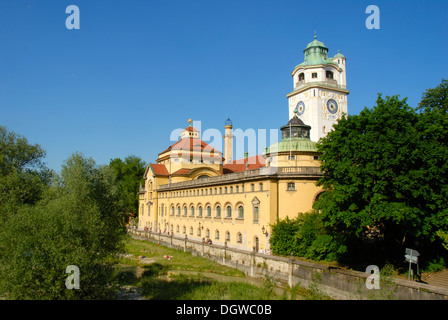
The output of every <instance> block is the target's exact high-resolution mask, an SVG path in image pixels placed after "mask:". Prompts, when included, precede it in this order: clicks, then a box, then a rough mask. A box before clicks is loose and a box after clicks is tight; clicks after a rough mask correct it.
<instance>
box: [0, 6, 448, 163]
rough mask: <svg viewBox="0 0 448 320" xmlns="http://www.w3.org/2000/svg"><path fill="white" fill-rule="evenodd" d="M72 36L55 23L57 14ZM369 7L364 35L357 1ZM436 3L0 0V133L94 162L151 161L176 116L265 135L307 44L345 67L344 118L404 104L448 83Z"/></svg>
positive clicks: (446, 17)
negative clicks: (395, 101)
mask: <svg viewBox="0 0 448 320" xmlns="http://www.w3.org/2000/svg"><path fill="white" fill-rule="evenodd" d="M72 4H75V5H77V6H78V7H79V9H80V29H79V30H68V29H67V28H66V26H65V21H66V18H67V17H68V16H69V14H66V13H65V9H66V7H67V6H69V5H72ZM371 4H373V5H377V6H378V7H379V9H380V29H379V30H369V29H367V28H366V26H365V21H366V19H367V17H368V16H369V14H366V13H365V10H366V8H367V6H368V5H371ZM447 21H448V2H447V1H441V0H437V1H377V0H370V1H362V0H353V1H301V0H294V1H290V0H279V1H273V0H269V1H267V0H265V1H263V0H258V1H255V0H227V1H215V0H208V1H205V0H196V1H193V0H191V1H190V0H183V1H177V0H176V1H174V0H172V1H167V0H163V1H162V0H160V1H150V0H128V1H124V0H122V1H99V0H69V1H65V0H2V1H1V2H0V48H1V49H0V125H3V126H6V127H7V128H8V129H9V130H12V131H14V132H16V133H18V134H21V135H24V136H25V137H27V138H28V140H29V141H30V142H32V143H38V144H40V145H41V146H42V147H43V148H44V149H45V150H46V151H47V157H46V159H45V161H46V163H47V165H48V166H49V167H50V168H52V169H55V170H57V171H58V170H60V166H61V164H62V163H63V161H64V160H65V159H67V158H68V157H69V156H70V155H71V154H72V153H74V152H77V151H79V152H82V153H84V154H85V155H86V156H88V157H92V158H93V159H95V161H96V162H97V163H98V164H107V163H109V160H110V159H112V158H125V157H126V156H128V155H131V154H133V155H136V156H139V157H141V158H142V159H143V160H144V161H145V162H154V161H155V159H156V158H157V155H158V153H159V152H161V151H163V150H164V149H166V148H167V147H168V146H169V145H171V144H172V143H173V142H172V141H170V134H171V132H172V130H174V129H176V128H181V127H186V126H187V125H188V122H187V120H188V118H192V119H194V120H195V121H201V126H202V130H205V129H207V128H217V129H219V130H222V132H223V133H224V122H225V120H226V119H227V117H230V118H231V119H232V121H233V126H234V129H235V128H241V129H242V130H247V129H249V128H254V129H255V130H257V129H267V130H269V129H277V128H279V127H280V126H282V125H284V124H285V123H287V121H288V103H287V98H286V94H288V93H289V92H291V91H292V79H291V71H292V70H293V68H294V66H296V65H297V64H299V63H301V62H302V61H303V49H304V48H305V47H306V45H307V44H308V43H309V42H311V41H312V40H313V37H314V31H315V30H316V31H317V37H318V40H320V41H322V42H324V43H325V45H326V46H327V47H328V48H329V55H330V56H334V55H335V54H336V53H337V51H338V50H340V51H341V53H343V54H344V55H345V56H346V58H347V86H348V89H349V90H350V94H349V97H348V111H349V114H358V113H359V112H360V111H361V110H362V109H363V108H364V107H365V106H367V107H372V106H374V104H375V100H376V97H377V93H382V94H383V96H386V95H400V96H401V97H408V103H409V104H410V105H411V106H416V105H417V104H418V102H419V100H420V98H421V95H422V93H423V92H424V91H425V90H426V89H428V88H432V87H435V86H437V85H438V84H440V82H441V79H442V78H448V74H447V73H448V59H447V58H446V54H447V52H448V42H447V41H446V39H447V38H448V22H447Z"/></svg>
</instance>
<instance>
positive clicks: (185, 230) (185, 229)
mask: <svg viewBox="0 0 448 320" xmlns="http://www.w3.org/2000/svg"><path fill="white" fill-rule="evenodd" d="M182 233H183V234H186V233H187V227H186V226H184V227H183V230H182Z"/></svg>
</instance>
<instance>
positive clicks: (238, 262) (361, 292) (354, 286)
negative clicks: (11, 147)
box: [128, 228, 448, 300]
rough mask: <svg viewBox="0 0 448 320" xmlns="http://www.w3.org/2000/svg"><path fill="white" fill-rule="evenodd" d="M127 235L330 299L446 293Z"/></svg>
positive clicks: (169, 238)
mask: <svg viewBox="0 0 448 320" xmlns="http://www.w3.org/2000/svg"><path fill="white" fill-rule="evenodd" d="M128 231H129V233H130V234H132V235H134V236H137V237H140V238H142V239H146V240H148V241H152V242H155V243H160V244H161V245H165V246H168V247H172V248H175V249H178V250H183V251H185V252H191V254H193V255H198V256H203V257H206V258H209V259H211V260H214V261H216V262H218V263H220V264H223V265H227V266H230V267H234V268H237V269H239V270H241V271H243V272H244V273H245V274H246V275H248V276H251V277H256V278H265V277H269V278H270V279H271V280H273V281H274V282H276V283H277V284H278V285H280V286H283V287H285V286H289V287H293V286H294V285H296V284H298V283H300V284H301V285H303V286H305V287H307V286H309V285H310V284H315V285H317V286H318V288H319V289H320V290H321V291H323V292H324V293H326V294H328V295H329V296H330V297H332V298H334V299H345V300H347V299H356V300H358V299H378V298H380V299H399V300H447V299H448V289H446V288H441V287H435V286H430V285H427V284H424V283H418V282H413V281H408V280H402V279H391V280H390V281H386V282H385V283H381V287H380V289H379V290H377V289H370V290H369V289H367V288H366V285H365V284H366V280H367V277H368V276H369V274H367V273H364V272H359V271H353V270H346V269H342V268H335V267H331V266H327V265H321V264H317V263H311V262H307V261H301V260H298V259H295V258H293V257H291V258H287V257H279V256H274V255H266V254H260V253H255V252H248V251H243V250H239V249H235V248H229V247H227V246H221V245H215V244H212V245H208V244H205V242H204V241H197V240H190V239H188V238H187V236H185V237H178V236H173V235H167V234H163V233H151V232H149V231H141V230H137V229H131V228H130V229H128Z"/></svg>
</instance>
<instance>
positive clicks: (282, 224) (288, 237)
mask: <svg viewBox="0 0 448 320" xmlns="http://www.w3.org/2000/svg"><path fill="white" fill-rule="evenodd" d="M299 227H300V223H299V221H298V219H297V218H296V219H289V218H288V217H286V218H285V219H284V220H279V221H277V223H276V224H274V225H272V226H271V228H272V231H271V238H270V240H269V241H270V244H271V249H272V252H273V253H276V254H279V255H290V254H291V253H293V254H295V255H298V254H297V253H298V252H299V243H298V241H297V238H296V237H295V234H296V233H297V231H298V230H299Z"/></svg>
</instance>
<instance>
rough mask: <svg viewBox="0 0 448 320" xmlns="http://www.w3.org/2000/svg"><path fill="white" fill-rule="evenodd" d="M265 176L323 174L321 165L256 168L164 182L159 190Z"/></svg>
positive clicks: (317, 175)
mask: <svg viewBox="0 0 448 320" xmlns="http://www.w3.org/2000/svg"><path fill="white" fill-rule="evenodd" d="M265 176H272V177H282V176H291V177H292V176H301V177H304V176H315V177H320V176H322V172H321V171H320V168H319V167H265V168H259V169H255V170H246V171H243V172H236V173H229V174H223V175H220V176H215V177H207V178H202V179H196V180H190V181H183V182H176V183H169V184H163V185H160V186H159V190H158V191H168V190H174V189H185V188H192V187H204V186H212V185H220V184H223V183H232V182H241V181H245V180H256V179H260V178H261V179H263V178H264V177H265Z"/></svg>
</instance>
